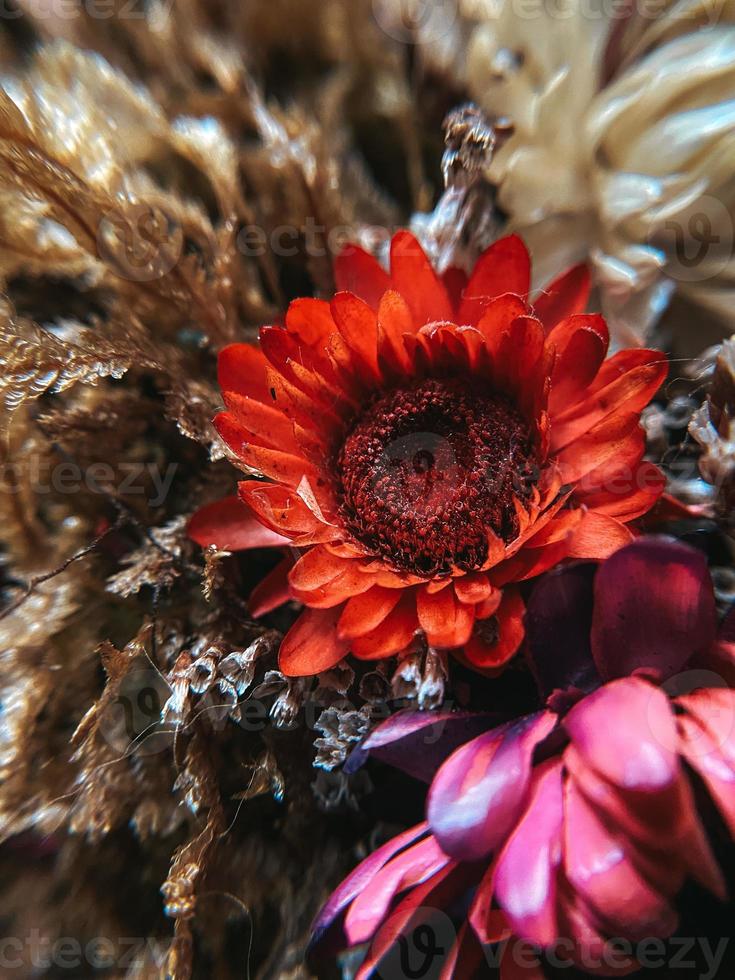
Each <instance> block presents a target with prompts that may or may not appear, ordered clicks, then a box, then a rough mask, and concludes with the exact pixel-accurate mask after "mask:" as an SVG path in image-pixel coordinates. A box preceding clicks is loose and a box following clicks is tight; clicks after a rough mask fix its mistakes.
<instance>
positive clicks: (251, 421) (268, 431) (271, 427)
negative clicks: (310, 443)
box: [222, 391, 301, 454]
mask: <svg viewBox="0 0 735 980" xmlns="http://www.w3.org/2000/svg"><path fill="white" fill-rule="evenodd" d="M222 398H223V400H224V403H225V405H226V406H227V408H228V412H229V415H230V416H231V417H232V418H233V419H234V420H235V422H237V424H238V425H241V426H243V428H245V429H246V430H247V437H248V439H250V440H251V441H252V442H254V443H257V445H259V446H266V447H269V448H271V449H287V450H289V452H295V453H297V454H299V453H300V452H301V450H300V447H299V445H298V443H297V442H296V439H295V438H294V431H293V429H294V425H293V422H292V421H291V420H290V419H288V418H286V416H285V415H284V414H283V412H281V411H280V410H279V409H277V408H275V407H274V405H273V404H270V405H267V404H266V403H265V402H259V401H256V400H255V399H254V398H248V397H247V396H246V395H239V394H237V392H234V391H224V392H223V393H222Z"/></svg>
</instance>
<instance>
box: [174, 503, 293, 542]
mask: <svg viewBox="0 0 735 980" xmlns="http://www.w3.org/2000/svg"><path fill="white" fill-rule="evenodd" d="M188 533H189V537H190V538H191V539H192V540H193V541H196V543H197V544H199V545H201V546H202V548H206V547H208V546H209V545H210V544H213V545H216V546H217V548H220V549H221V550H222V551H245V550H246V549H249V548H273V547H276V546H278V545H283V544H289V543H290V542H289V540H288V538H284V537H283V535H281V534H277V533H276V532H275V531H271V530H270V529H269V528H267V527H264V526H263V525H262V524H261V522H260V521H259V520H258V518H257V517H256V516H255V514H253V512H252V511H251V510H249V509H248V507H246V505H245V504H244V503H243V502H242V501H241V500H239V499H238V498H237V497H225V498H224V500H216V501H215V502H214V503H212V504H207V505H206V506H205V507H200V509H199V510H198V511H197V512H196V514H194V516H193V517H192V518H191V520H190V521H189V527H188Z"/></svg>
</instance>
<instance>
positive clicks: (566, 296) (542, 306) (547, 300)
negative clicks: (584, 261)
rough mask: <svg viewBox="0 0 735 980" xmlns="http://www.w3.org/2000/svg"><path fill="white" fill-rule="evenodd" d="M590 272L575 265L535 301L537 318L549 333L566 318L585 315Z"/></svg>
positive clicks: (584, 267) (583, 267)
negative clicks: (577, 314) (580, 314)
mask: <svg viewBox="0 0 735 980" xmlns="http://www.w3.org/2000/svg"><path fill="white" fill-rule="evenodd" d="M590 287H591V283H590V271H589V268H588V266H586V265H575V266H572V268H571V269H568V270H567V271H566V272H564V273H562V275H560V276H559V277H558V278H557V279H554V281H553V282H551V283H549V285H548V286H547V287H546V289H544V290H542V291H541V293H539V295H538V296H537V297H536V299H535V300H534V301H533V309H534V313H535V314H536V316H537V317H538V318H539V320H541V322H542V323H543V325H544V326H545V327H546V332H547V333H549V332H550V331H551V330H553V329H554V327H555V326H556V325H557V323H559V321H560V320H563V319H564V318H565V317H568V316H571V315H573V314H575V313H584V311H585V308H586V306H587V301H588V299H589V295H590Z"/></svg>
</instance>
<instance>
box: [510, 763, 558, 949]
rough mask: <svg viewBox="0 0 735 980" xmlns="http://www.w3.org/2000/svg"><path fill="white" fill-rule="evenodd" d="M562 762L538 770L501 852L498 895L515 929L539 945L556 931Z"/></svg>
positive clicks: (524, 937)
mask: <svg viewBox="0 0 735 980" xmlns="http://www.w3.org/2000/svg"><path fill="white" fill-rule="evenodd" d="M561 829H562V766H561V762H554V763H553V764H552V765H551V766H549V767H546V768H545V769H544V770H542V771H540V772H539V773H538V774H537V775H536V777H535V779H534V784H533V787H532V789H531V796H530V799H529V801H528V805H527V807H526V810H525V813H524V814H523V816H522V817H521V819H520V820H519V821H518V824H517V825H516V828H515V830H514V831H513V833H512V835H511V836H510V837H509V838H508V841H507V843H506V845H505V847H504V848H503V850H502V851H501V853H500V856H499V857H498V861H497V866H496V872H495V897H496V899H497V901H498V904H499V905H500V907H501V908H502V909H503V911H504V912H505V914H506V916H507V918H508V923H509V925H510V927H511V929H512V930H513V932H514V933H515V934H516V935H517V936H520V937H521V938H522V939H527V940H528V941H529V942H532V943H534V944H537V945H539V946H550V945H551V944H552V943H553V941H554V939H555V938H556V936H557V935H558V924H557V915H556V871H557V868H558V866H559V863H560V861H561Z"/></svg>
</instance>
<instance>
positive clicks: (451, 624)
mask: <svg viewBox="0 0 735 980" xmlns="http://www.w3.org/2000/svg"><path fill="white" fill-rule="evenodd" d="M416 612H417V614H418V619H419V625H420V626H421V629H423V630H424V632H425V633H426V638H427V640H428V641H429V643H430V644H431V646H435V647H438V648H440V649H441V648H447V649H451V648H453V647H461V646H463V645H464V644H465V643H466V642H467V640H468V639H469V636H470V633H471V632H472V625H473V623H474V621H475V614H474V611H473V610H472V609H470V608H469V607H468V606H465V605H464V604H463V603H461V602H459V600H458V599H457V597H456V595H455V594H454V590H453V589H442V590H441V591H440V592H433V593H432V592H429V591H428V589H426V588H420V589H419V590H418V593H417V596H416Z"/></svg>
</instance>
